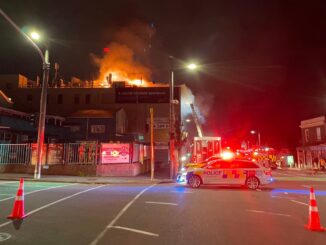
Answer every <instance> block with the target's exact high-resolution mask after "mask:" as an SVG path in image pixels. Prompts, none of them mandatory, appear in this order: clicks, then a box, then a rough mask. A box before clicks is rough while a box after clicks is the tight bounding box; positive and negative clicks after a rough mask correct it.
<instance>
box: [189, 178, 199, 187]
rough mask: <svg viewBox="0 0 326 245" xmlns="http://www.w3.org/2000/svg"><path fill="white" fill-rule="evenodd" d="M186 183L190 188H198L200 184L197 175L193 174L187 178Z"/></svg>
mask: <svg viewBox="0 0 326 245" xmlns="http://www.w3.org/2000/svg"><path fill="white" fill-rule="evenodd" d="M188 183H189V185H190V186H191V187H192V188H198V187H199V186H200V184H201V180H200V177H199V176H197V175H193V176H191V177H190V178H189V181H188Z"/></svg>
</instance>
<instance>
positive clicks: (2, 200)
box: [0, 184, 77, 202]
mask: <svg viewBox="0 0 326 245" xmlns="http://www.w3.org/2000/svg"><path fill="white" fill-rule="evenodd" d="M72 185H77V184H68V185H60V186H53V187H49V188H46V189H41V190H35V191H30V192H27V193H25V195H24V196H27V195H30V194H33V193H36V192H40V191H47V190H51V189H56V188H61V187H66V186H72ZM15 197H16V196H12V197H7V198H4V199H1V200H0V202H4V201H7V200H10V199H13V198H15Z"/></svg>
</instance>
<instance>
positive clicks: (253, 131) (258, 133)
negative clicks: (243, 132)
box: [250, 130, 260, 148]
mask: <svg viewBox="0 0 326 245" xmlns="http://www.w3.org/2000/svg"><path fill="white" fill-rule="evenodd" d="M250 133H251V134H257V136H258V147H259V148H260V132H259V131H255V130H251V131H250Z"/></svg>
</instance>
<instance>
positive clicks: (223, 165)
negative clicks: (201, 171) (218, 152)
mask: <svg viewBox="0 0 326 245" xmlns="http://www.w3.org/2000/svg"><path fill="white" fill-rule="evenodd" d="M230 165H231V163H230V162H226V161H220V160H217V161H216V162H214V163H211V164H209V165H208V166H207V168H208V169H219V168H230Z"/></svg>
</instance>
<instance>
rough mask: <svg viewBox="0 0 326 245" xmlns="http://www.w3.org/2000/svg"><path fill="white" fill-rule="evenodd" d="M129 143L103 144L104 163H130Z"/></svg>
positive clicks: (102, 156)
mask: <svg viewBox="0 0 326 245" xmlns="http://www.w3.org/2000/svg"><path fill="white" fill-rule="evenodd" d="M129 150H130V145H129V144H101V162H102V163H129V162H130V153H129Z"/></svg>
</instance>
